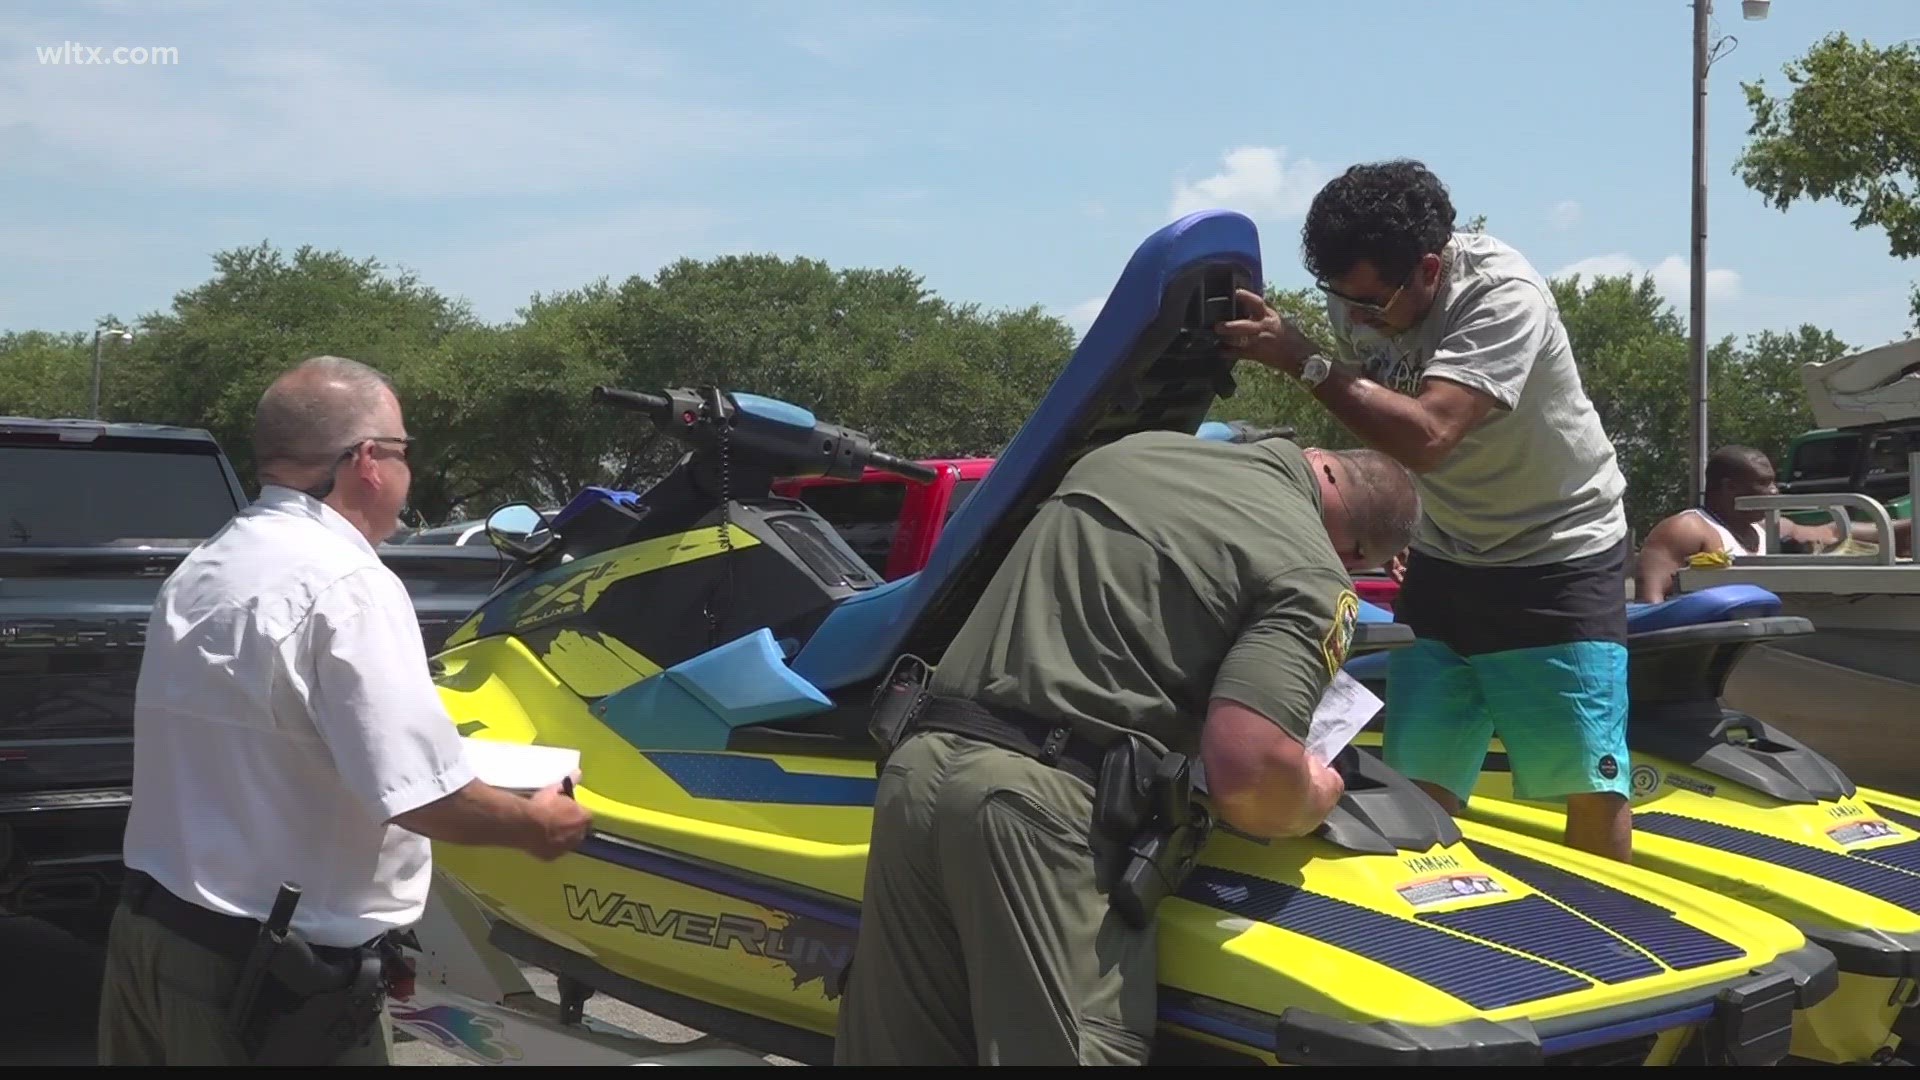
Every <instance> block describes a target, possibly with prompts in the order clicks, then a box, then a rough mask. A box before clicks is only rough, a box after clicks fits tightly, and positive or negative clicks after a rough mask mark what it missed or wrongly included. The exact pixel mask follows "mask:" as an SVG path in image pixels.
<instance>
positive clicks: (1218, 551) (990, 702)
mask: <svg viewBox="0 0 1920 1080" xmlns="http://www.w3.org/2000/svg"><path fill="white" fill-rule="evenodd" d="M1418 513H1419V511H1418V499H1417V496H1415V494H1414V491H1413V487H1412V483H1411V480H1410V479H1409V478H1408V476H1407V475H1406V473H1405V472H1404V470H1402V469H1401V468H1400V466H1398V465H1396V464H1395V463H1393V462H1392V461H1391V460H1390V459H1388V458H1387V457H1386V456H1385V455H1382V454H1379V453H1377V452H1374V451H1347V452H1341V453H1334V452H1329V451H1323V450H1313V449H1309V450H1302V449H1301V448H1299V447H1297V446H1295V445H1294V444H1293V443H1291V442H1288V441H1286V440H1283V439H1270V440H1265V441H1261V442H1257V443H1251V444H1245V445H1240V444H1232V443H1221V442H1212V441H1207V440H1201V439H1196V438H1194V437H1192V436H1189V435H1184V434H1179V433H1171V432H1148V433H1143V434H1139V435H1134V436H1131V437H1128V438H1125V439H1122V440H1120V441H1118V442H1116V443H1114V444H1112V445H1110V446H1107V447H1104V448H1101V449H1099V450H1095V451H1093V452H1092V453H1090V454H1088V455H1087V456H1086V457H1085V458H1083V459H1082V460H1081V461H1080V462H1078V463H1077V464H1076V465H1075V466H1074V467H1073V469H1072V470H1071V471H1070V472H1068V474H1067V476H1066V478H1065V480H1064V481H1063V482H1062V483H1061V484H1060V486H1059V488H1058V489H1057V490H1056V491H1055V493H1054V494H1053V496H1052V497H1051V498H1050V499H1049V500H1048V501H1047V502H1046V503H1045V504H1043V505H1042V506H1041V508H1040V509H1039V511H1038V513H1037V514H1036V516H1035V517H1034V519H1033V521H1032V522H1031V523H1030V524H1029V525H1028V526H1027V528H1026V530H1025V531H1024V532H1023V533H1022V534H1021V535H1020V538H1019V540H1018V541H1017V542H1016V543H1015V544H1014V546H1013V547H1012V549H1011V550H1010V551H1009V552H1008V553H1007V556H1006V559H1005V561H1004V562H1003V563H1002V564H1001V566H1000V568H999V570H998V572H997V573H996V574H995V575H994V577H993V579H992V582H991V583H990V584H989V586H988V587H987V589H986V591H985V594H984V595H983V596H982V597H981V598H980V601H979V603H978V604H977V605H976V606H975V607H974V609H973V612H972V614H971V615H970V617H969V618H968V619H967V621H966V623H965V625H963V626H962V627H961V629H960V631H959V632H958V634H957V636H956V637H955V639H954V641H953V643H952V644H951V645H950V646H949V647H948V649H947V650H946V653H945V655H944V657H943V658H942V660H941V663H940V666H939V669H938V672H937V673H936V675H935V678H934V680H933V683H932V687H931V689H932V691H933V692H934V693H935V694H938V695H946V696H952V697H959V698H966V699H969V700H971V701H973V702H975V703H977V704H979V705H983V706H987V707H989V708H991V709H995V710H998V711H1000V712H1001V713H1003V714H1006V715H1017V716H1024V717H1028V718H1032V719H1033V720H1034V721H1035V722H1037V723H1040V724H1043V725H1058V724H1060V723H1062V722H1066V723H1068V724H1070V725H1071V726H1072V727H1073V729H1074V735H1073V739H1072V740H1071V741H1072V742H1080V741H1081V740H1086V742H1085V744H1084V745H1085V746H1096V745H1104V744H1106V743H1107V742H1109V741H1111V739H1112V738H1113V736H1114V735H1115V733H1116V732H1119V731H1121V730H1123V729H1124V730H1130V731H1135V732H1139V733H1142V734H1144V735H1146V736H1148V737H1150V738H1151V739H1152V740H1155V741H1157V742H1159V743H1160V744H1162V745H1163V746H1164V747H1165V748H1166V749H1168V750H1172V751H1175V752H1181V753H1185V754H1188V755H1190V756H1193V757H1196V758H1199V759H1201V760H1202V761H1203V763H1204V765H1205V767H1206V771H1207V777H1208V783H1209V790H1210V794H1211V795H1212V796H1213V797H1214V799H1215V804H1216V809H1217V810H1218V811H1219V812H1220V813H1221V815H1222V816H1223V817H1224V818H1225V819H1226V820H1227V821H1228V823H1229V824H1233V825H1235V826H1237V827H1241V828H1246V829H1248V831H1254V832H1259V831H1260V830H1261V829H1262V828H1263V826H1264V823H1266V822H1270V821H1279V820H1284V821H1286V822H1288V823H1289V824H1288V825H1287V826H1286V829H1285V831H1286V832H1287V833H1288V834H1289V835H1299V834H1302V833H1305V832H1308V831H1310V830H1311V829H1313V828H1314V827H1317V826H1318V824H1319V822H1320V819H1321V818H1322V817H1324V816H1325V814H1326V812H1327V811H1328V810H1329V809H1331V807H1332V803H1333V801H1334V800H1336V799H1337V798H1338V797H1339V791H1340V785H1339V779H1338V774H1335V773H1333V772H1332V771H1331V770H1329V769H1327V768H1326V767H1325V763H1323V762H1313V763H1311V764H1310V765H1308V764H1304V763H1303V764H1300V765H1298V766H1297V770H1298V772H1297V777H1292V776H1290V777H1286V778H1280V777H1277V776H1273V775H1267V774H1262V775H1260V776H1259V777H1257V778H1255V779H1248V776H1249V772H1250V770H1258V769H1260V768H1261V766H1262V764H1263V763H1264V762H1267V761H1270V760H1273V759H1276V758H1278V757H1281V756H1283V755H1281V754H1278V753H1276V752H1275V751H1273V750H1271V749H1270V748H1269V743H1268V742H1267V741H1269V740H1271V741H1279V740H1288V741H1290V742H1291V743H1292V744H1293V747H1292V752H1293V754H1294V758H1293V760H1295V761H1297V762H1304V759H1305V755H1304V752H1302V751H1300V750H1299V749H1298V744H1299V743H1304V741H1305V740H1306V737H1307V728H1308V722H1309V720H1310V718H1311V717H1312V715H1313V711H1314V709H1315V707H1316V705H1317V704H1318V703H1319V700H1320V697H1321V695H1322V693H1323V692H1324V691H1325V689H1326V687H1327V685H1328V683H1329V681H1330V680H1331V679H1332V677H1333V675H1334V673H1335V672H1336V671H1338V670H1339V667H1340V665H1341V663H1342V662H1343V661H1344V660H1345V659H1346V651H1347V647H1348V644H1349V642H1350V640H1351V635H1352V632H1353V626H1354V622H1355V620H1356V618H1357V616H1358V613H1359V599H1358V597H1357V595H1356V594H1355V593H1354V591H1353V584H1352V581H1351V579H1350V578H1349V576H1348V571H1349V570H1357V569H1361V568H1371V567H1378V566H1381V565H1383V564H1385V563H1386V562H1387V561H1388V560H1389V559H1391V558H1392V557H1393V556H1394V554H1395V553H1396V552H1398V551H1399V550H1400V549H1401V548H1402V547H1403V546H1404V545H1405V544H1406V542H1407V540H1408V537H1409V536H1410V535H1411V533H1412V530H1413V528H1414V526H1415V523H1416V521H1417V520H1418ZM1222 703H1224V704H1222ZM1223 710H1226V711H1228V712H1231V713H1233V716H1230V717H1229V719H1228V720H1225V721H1223V720H1221V719H1220V718H1221V715H1222V712H1223ZM1244 717H1256V718H1257V719H1256V720H1255V722H1254V723H1253V724H1252V725H1249V726H1248V727H1250V728H1251V730H1249V729H1248V727H1243V728H1242V729H1241V730H1240V731H1238V732H1236V733H1233V734H1227V733H1223V730H1222V729H1223V728H1224V727H1225V726H1226V725H1228V724H1230V723H1233V722H1238V723H1241V724H1243V725H1245V724H1246V721H1245V720H1244V719H1243V718H1244ZM1203 724H1204V726H1205V728H1206V729H1207V730H1205V731H1204V733H1203ZM1203 734H1204V737H1203ZM1076 759H1077V760H1080V761H1082V762H1088V761H1092V762H1097V761H1098V754H1097V751H1096V752H1091V753H1089V752H1088V751H1086V750H1085V749H1084V748H1082V749H1079V750H1076V749H1075V748H1073V747H1071V746H1069V747H1068V748H1067V749H1066V750H1065V751H1064V752H1063V753H1062V755H1061V761H1062V762H1069V761H1072V760H1076ZM1309 775H1311V777H1312V780H1311V784H1309V782H1308V781H1307V780H1305V779H1298V778H1304V777H1307V776H1309ZM1234 776H1237V777H1239V778H1240V779H1239V780H1238V781H1233V783H1235V784H1237V786H1239V787H1240V788H1241V790H1242V791H1243V792H1248V793H1250V794H1243V795H1241V796H1238V798H1239V800H1240V801H1233V800H1234V798H1235V797H1234V796H1230V795H1226V794H1223V792H1222V788H1223V786H1228V781H1226V780H1225V779H1224V778H1226V777H1234ZM1289 781H1295V782H1294V783H1293V784H1292V785H1291V786H1290V785H1289ZM1093 792H1094V788H1093V785H1092V783H1090V776H1089V775H1088V773H1087V772H1086V771H1084V770H1083V771H1082V772H1078V773H1076V772H1075V771H1073V770H1072V769H1070V768H1067V767H1064V766H1061V767H1050V766H1048V765H1046V764H1043V763H1042V762H1041V761H1039V760H1037V759H1036V758H1034V757H1032V756H1028V755H1023V754H1021V753H1019V752H1016V751H1014V750H1011V749H1006V748H1003V747H1000V746H996V745H993V744H991V743H989V742H985V741H980V740H978V739H974V738H971V737H969V736H967V735H962V734H956V733H953V732H951V731H943V730H933V731H919V732H910V733H909V734H908V735H907V736H906V737H905V738H904V739H903V740H902V741H901V743H900V745H899V746H898V747H897V748H896V749H895V750H894V751H893V753H892V755H891V756H890V757H889V758H888V760H887V764H886V766H885V768H884V769H883V770H882V774H881V779H880V785H879V791H878V793H877V796H876V801H875V806H874V826H873V846H872V849H871V853H870V855H869V858H868V863H867V876H866V883H865V891H864V895H863V900H862V905H861V920H860V935H859V940H858V943H857V945H856V948H855V951H854V969H853V970H852V972H851V973H850V977H849V980H848V987H847V996H846V997H845V999H844V1000H843V1001H842V1003H841V1007H840V1028H839V1034H838V1039H837V1043H836V1048H835V1058H836V1064H856V1065H858V1064H929V1065H930V1064H952V1065H962V1064H984V1065H994V1064H998V1065H1006V1064H1035V1065H1060V1064H1066V1065H1071V1064H1087V1065H1093V1064H1144V1063H1145V1061H1146V1058H1147V1054H1148V1051H1149V1049H1150V1046H1151V1043H1152V1039H1153V1031H1154V1007H1155V999H1156V990H1155V988H1156V973H1157V972H1156V945H1155V935H1154V932H1153V927H1151V926H1149V927H1148V928H1146V929H1145V930H1135V929H1133V928H1132V927H1130V926H1129V925H1128V924H1127V923H1126V922H1125V921H1124V920H1123V919H1122V918H1120V916H1119V915H1118V914H1117V913H1115V912H1113V911H1110V910H1109V908H1108V903H1107V900H1106V897H1105V896H1103V895H1102V894H1101V893H1100V891H1099V889H1098V887H1097V885H1096V871H1095V866H1094V855H1093V852H1092V850H1091V849H1090V846H1089V835H1088V834H1089V830H1090V828H1091V819H1092V814H1093ZM1283 792H1284V793H1286V794H1280V793H1283ZM1296 793H1297V794H1296ZM1255 795H1257V796H1258V797H1260V798H1265V799H1267V800H1268V801H1271V800H1273V799H1274V798H1279V799H1281V800H1282V801H1290V802H1291V803H1292V804H1293V805H1288V806H1279V807H1273V806H1267V807H1264V808H1263V810H1262V811H1261V812H1260V813H1255V812H1253V811H1249V810H1245V809H1244V807H1246V806H1249V805H1252V804H1253V803H1254V802H1255V801H1257V800H1255V799H1254V796H1255ZM1236 815H1238V817H1239V820H1235V819H1236Z"/></svg>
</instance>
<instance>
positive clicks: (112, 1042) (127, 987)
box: [99, 903, 393, 1065]
mask: <svg viewBox="0 0 1920 1080" xmlns="http://www.w3.org/2000/svg"><path fill="white" fill-rule="evenodd" d="M240 967H241V964H240V962H239V961H237V960H230V959H228V958H226V957H224V956H221V955H220V954H218V953H215V952H211V951H209V950H208V949H206V948H204V947H202V946H200V945H198V944H195V943H194V942H192V941H189V940H187V939H186V938H184V937H181V936H180V935H179V934H177V933H175V932H174V931H172V930H169V929H168V928H166V927H164V926H162V925H160V924H159V923H157V922H155V921H154V920H153V919H151V918H149V917H147V916H145V915H135V914H134V913H133V912H132V911H131V910H129V909H128V907H127V905H126V904H124V903H123V904H121V905H120V907H119V908H118V909H117V910H116V911H115V912H114V913H113V926H112V928H111V929H110V930H109V931H108V935H107V974H106V980H105V982H104V983H103V984H102V986H101V988H100V1029H99V1056H100V1064H102V1065H245V1064H248V1063H249V1062H248V1060H247V1054H246V1051H244V1050H242V1049H241V1048H240V1046H239V1043H238V1042H237V1041H236V1040H235V1039H234V1036H233V1034H232V1033H231V1031H230V1030H229V1029H228V1027H227V1016H226V1009H227V999H228V998H229V996H231V995H232V993H233V989H234V987H235V985H236V984H237V983H238V982H239V979H240ZM392 1050H393V1032H392V1029H391V1028H390V1027H389V1024H388V1020H387V1016H386V1013H385V1012H384V1010H383V1011H382V1013H381V1015H380V1023H379V1024H378V1025H377V1026H376V1029H375V1030H374V1031H373V1032H371V1033H370V1034H369V1036H368V1038H367V1039H366V1041H365V1042H363V1043H362V1044H361V1045H359V1046H356V1047H350V1048H348V1049H347V1050H345V1051H344V1052H342V1053H340V1054H337V1055H335V1056H334V1057H333V1059H332V1060H329V1061H315V1062H311V1063H310V1064H313V1065H389V1064H392V1062H391V1060H390V1055H391V1053H392Z"/></svg>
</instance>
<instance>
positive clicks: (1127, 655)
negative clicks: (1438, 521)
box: [933, 432, 1360, 754]
mask: <svg viewBox="0 0 1920 1080" xmlns="http://www.w3.org/2000/svg"><path fill="white" fill-rule="evenodd" d="M1359 606H1360V602H1359V597H1358V596H1357V595H1356V594H1355V593H1354V591H1353V582H1352V580H1351V579H1350V578H1349V577H1348V576H1347V573H1346V570H1345V569H1344V568H1343V567H1342V566H1341V565H1340V560H1339V558H1338V557H1337V556H1336V555H1335V553H1334V550H1333V545H1332V542H1331V541H1330V540H1328V538H1327V534H1326V531H1325V528H1324V527H1323V526H1322V525H1321V523H1320V488H1319V485H1318V484H1317V483H1316V482H1315V481H1314V479H1313V476H1312V472H1311V469H1310V466H1309V463H1308V461H1307V458H1306V456H1305V454H1304V453H1303V452H1302V451H1301V450H1300V448H1299V447H1298V446H1296V445H1294V444H1293V443H1291V442H1289V441H1286V440H1283V439H1269V440H1265V441H1262V442H1258V443H1249V444H1237V443H1223V442H1214V441H1210V440H1203V439H1197V438H1194V437H1193V436H1190V435H1184V434H1180V433H1177V432H1146V433H1142V434H1139V435H1133V436H1130V437H1128V438H1125V439H1121V440H1119V441H1118V442H1115V443H1113V444H1111V445H1109V446H1105V447H1102V448H1100V449H1098V450H1095V451H1093V452H1092V453H1090V454H1088V455H1087V456H1086V457H1085V458H1083V459H1081V460H1080V461H1079V462H1078V463H1077V464H1075V466H1074V467H1073V468H1072V470H1070V471H1069V472H1068V473H1067V476H1066V478H1065V480H1064V481H1062V483H1061V484H1060V487H1059V489H1058V490H1057V491H1056V492H1055V493H1054V495H1053V496H1052V497H1051V498H1050V499H1049V500H1048V501H1047V502H1046V503H1045V504H1043V505H1042V507H1041V508H1040V510H1039V512H1038V513H1037V514H1036V516H1035V517H1034V519H1033V521H1032V522H1031V523H1030V524H1029V525H1028V526H1027V528H1026V530H1025V531H1024V532H1023V533H1022V534H1021V535H1020V538H1019V539H1018V541H1016V542H1015V544H1014V545H1013V547H1012V549H1011V550H1010V551H1009V552H1008V554H1007V557H1006V560H1005V562H1003V563H1002V564H1001V566H1000V569H999V571H998V572H997V573H996V574H995V575H994V577H993V580H992V581H991V583H989V585H988V586H987V589H986V592H985V594H984V595H983V596H982V597H981V598H980V602H979V603H978V604H977V605H976V606H975V607H974V609H973V612H972V614H971V615H970V616H969V617H968V619H967V621H966V623H965V625H963V626H962V627H961V628H960V631H959V633H958V635H957V636H956V637H955V638H954V641H953V643H952V645H951V646H950V647H949V648H948V650H947V652H946V654H945V656H944V658H943V659H942V660H941V663H940V665H939V670H938V671H937V672H936V674H935V678H934V684H933V689H934V690H935V692H938V693H942V694H954V695H961V696H969V697H972V698H974V699H975V700H977V701H980V702H982V703H983V704H989V705H1001V706H1005V707H1009V708H1016V709H1021V710H1024V711H1027V712H1029V713H1033V714H1036V715H1039V716H1044V717H1056V716H1058V717H1067V718H1090V719H1094V720H1098V721H1105V722H1106V723H1109V724H1114V725H1118V726H1122V727H1128V728H1132V729H1135V730H1139V731H1142V732H1144V733H1146V734H1148V735H1151V736H1152V737H1154V738H1156V739H1158V740H1159V741H1160V742H1162V743H1164V744H1166V746H1167V747H1168V748H1169V749H1171V750H1174V751H1177V752H1183V753H1189V754H1192V753H1197V752H1198V748H1199V735H1200V728H1201V725H1202V724H1203V723H1204V722H1205V720H1206V715H1207V702H1208V700H1209V699H1211V698H1214V697H1222V698H1229V699H1231V700H1234V701H1237V702H1239V703H1241V704H1243V705H1245V706H1247V707H1248V708H1251V709H1254V710H1256V711H1258V712H1260V713H1261V714H1263V715H1265V716H1267V717H1269V718H1271V719H1272V720H1273V721H1274V722H1275V723H1276V724H1279V725H1280V726H1281V727H1282V728H1284V729H1285V730H1287V731H1289V732H1291V733H1292V734H1293V735H1294V736H1295V737H1297V738H1299V739H1301V740H1302V741H1305V739H1306V735H1307V727H1308V721H1309V720H1310V719H1311V718H1312V716H1313V711H1314V708H1315V706H1316V705H1318V704H1319V701H1320V697H1321V695H1322V694H1323V693H1324V692H1325V690H1326V687H1327V684H1328V683H1329V682H1330V681H1331V680H1332V678H1333V675H1334V673H1335V672H1336V671H1337V670H1338V669H1339V666H1340V664H1341V663H1343V662H1344V661H1345V659H1346V653H1347V648H1348V646H1349V645H1350V644H1351V641H1352V634H1353V626H1354V623H1355V621H1356V620H1357V618H1358V616H1359ZM1089 734H1095V735H1097V734H1098V731H1097V729H1092V730H1090V731H1089Z"/></svg>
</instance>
